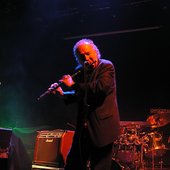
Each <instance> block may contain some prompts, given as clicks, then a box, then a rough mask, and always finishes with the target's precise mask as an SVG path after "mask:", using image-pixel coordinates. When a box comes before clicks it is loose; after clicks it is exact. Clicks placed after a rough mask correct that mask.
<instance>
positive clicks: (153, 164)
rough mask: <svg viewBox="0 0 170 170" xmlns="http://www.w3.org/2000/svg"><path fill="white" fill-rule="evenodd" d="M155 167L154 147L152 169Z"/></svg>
mask: <svg viewBox="0 0 170 170" xmlns="http://www.w3.org/2000/svg"><path fill="white" fill-rule="evenodd" d="M154 169H155V159H154V149H153V148H152V170H154Z"/></svg>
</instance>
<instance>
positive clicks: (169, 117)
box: [146, 113, 170, 128]
mask: <svg viewBox="0 0 170 170" xmlns="http://www.w3.org/2000/svg"><path fill="white" fill-rule="evenodd" d="M146 122H147V123H148V125H149V126H151V127H152V128H158V127H162V126H165V125H167V124H169V123H170V113H158V114H154V115H151V116H149V117H148V119H147V120H146Z"/></svg>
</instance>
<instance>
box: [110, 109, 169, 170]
mask: <svg viewBox="0 0 170 170" xmlns="http://www.w3.org/2000/svg"><path fill="white" fill-rule="evenodd" d="M169 123H170V112H167V113H162V112H159V113H157V114H154V115H151V116H149V117H148V119H147V120H146V123H145V124H144V125H141V124H135V123H130V124H126V125H124V126H121V134H120V137H119V139H118V140H116V141H115V142H114V154H113V162H116V163H117V164H118V165H119V167H120V168H119V169H121V170H144V169H145V167H146V163H145V160H149V159H150V160H151V161H150V162H151V165H150V167H151V168H152V170H154V169H155V159H159V160H160V169H161V170H162V169H163V161H162V158H163V156H164V155H165V154H166V153H167V152H168V151H170V148H168V147H167V146H166V145H165V144H164V143H163V134H162V133H161V132H159V129H160V128H161V127H163V126H166V125H168V124H169ZM113 169H114V168H113ZM117 169H118V168H117Z"/></svg>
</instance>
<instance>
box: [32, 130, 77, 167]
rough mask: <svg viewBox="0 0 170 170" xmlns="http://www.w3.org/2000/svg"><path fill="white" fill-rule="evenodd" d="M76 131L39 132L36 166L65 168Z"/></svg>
mask: <svg viewBox="0 0 170 170" xmlns="http://www.w3.org/2000/svg"><path fill="white" fill-rule="evenodd" d="M73 135H74V131H68V130H60V129H57V130H53V131H38V132H37V137H36V143H35V150H34V161H33V163H34V164H39V165H50V166H55V167H64V164H65V162H66V157H67V154H68V152H69V150H70V147H71V144H72V138H73Z"/></svg>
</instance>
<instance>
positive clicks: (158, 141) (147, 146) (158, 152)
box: [143, 132, 165, 158]
mask: <svg viewBox="0 0 170 170" xmlns="http://www.w3.org/2000/svg"><path fill="white" fill-rule="evenodd" d="M143 141H144V146H143V147H144V154H145V156H146V157H148V158H152V157H153V156H154V157H161V156H163V154H164V148H165V145H164V144H163V143H162V135H161V134H160V133H158V132H150V133H148V134H146V135H145V136H144V137H143Z"/></svg>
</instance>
